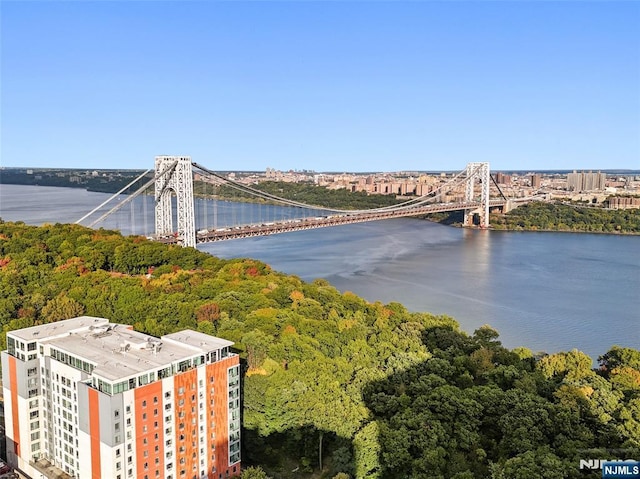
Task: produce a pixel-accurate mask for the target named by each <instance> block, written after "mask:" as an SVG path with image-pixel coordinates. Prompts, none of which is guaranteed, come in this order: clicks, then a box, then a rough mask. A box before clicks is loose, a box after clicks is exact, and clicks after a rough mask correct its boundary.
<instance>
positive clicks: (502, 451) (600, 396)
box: [0, 223, 640, 479]
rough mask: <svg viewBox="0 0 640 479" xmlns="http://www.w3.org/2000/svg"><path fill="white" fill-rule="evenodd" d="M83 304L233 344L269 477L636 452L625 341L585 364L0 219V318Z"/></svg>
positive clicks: (187, 254)
mask: <svg viewBox="0 0 640 479" xmlns="http://www.w3.org/2000/svg"><path fill="white" fill-rule="evenodd" d="M82 314H87V315H92V316H100V317H105V318H109V319H110V320H112V321H115V322H122V323H128V324H132V325H134V327H135V328H136V329H138V330H140V331H144V332H146V333H149V334H153V335H158V336H159V335H162V334H166V333H170V332H173V331H176V330H179V329H183V328H192V329H196V330H199V331H202V332H205V333H209V334H213V335H217V336H220V337H223V338H227V339H229V340H231V341H235V342H236V346H237V348H238V350H239V352H240V354H241V355H242V358H243V359H244V373H245V374H244V377H243V383H242V386H243V436H242V440H243V464H244V465H246V466H248V465H256V466H261V467H262V468H264V470H265V471H267V473H268V474H269V475H270V476H272V477H274V478H311V477H315V478H319V477H326V478H332V477H342V478H346V477H351V478H362V479H364V478H389V479H401V478H442V479H445V478H446V479H451V478H456V479H466V478H469V479H470V478H493V479H500V478H504V479H506V478H509V479H518V478H523V479H524V478H526V479H530V478H554V479H558V478H578V477H594V478H595V477H600V474H599V472H598V473H593V474H592V475H585V474H583V473H581V471H580V470H579V466H578V465H579V460H580V459H588V458H593V459H599V458H609V457H610V454H609V452H608V451H610V450H611V449H618V450H622V451H625V454H626V453H628V456H629V457H628V458H638V457H640V456H639V454H638V451H639V450H640V352H639V351H637V350H632V349H628V348H618V347H613V348H611V350H610V351H609V352H606V353H605V352H604V351H603V353H604V354H603V356H602V358H601V360H600V363H601V365H602V366H601V368H600V369H598V370H592V368H591V366H592V360H591V358H589V357H588V356H586V355H585V354H583V353H581V352H580V351H578V350H573V351H569V352H566V353H558V354H553V355H547V356H544V357H541V358H535V357H534V355H533V354H532V353H531V351H529V350H527V349H526V348H518V349H516V350H508V349H506V348H504V347H503V346H502V345H501V344H500V341H499V339H498V333H497V332H496V331H494V330H493V329H491V328H490V327H488V326H487V327H483V328H480V329H479V330H477V331H475V332H474V334H473V335H469V334H466V333H464V332H462V331H460V329H459V327H458V325H457V323H456V322H455V321H454V320H453V319H452V318H450V317H447V316H434V315H431V314H428V313H411V312H409V311H407V310H406V309H405V308H404V307H403V306H402V305H400V304H398V303H391V304H381V303H368V302H366V301H365V300H363V299H362V298H359V297H358V296H356V295H354V294H352V293H349V292H346V293H341V292H339V291H337V290H336V289H335V288H334V287H332V286H331V285H330V284H329V283H327V282H326V281H324V280H316V281H314V282H311V283H307V282H303V281H301V280H300V279H299V278H297V277H295V276H287V275H284V274H281V273H278V272H275V271H273V270H271V268H270V267H269V266H268V265H266V264H264V263H261V262H259V261H256V260H253V259H240V260H221V259H218V258H215V257H212V256H210V255H208V254H205V253H201V252H198V251H196V250H194V249H190V248H180V247H176V246H166V245H162V244H159V243H153V242H150V241H147V240H146V239H144V238H140V237H130V238H123V237H122V236H121V235H120V234H118V233H117V232H113V231H106V230H99V231H93V230H89V229H86V228H84V227H80V226H77V225H49V226H43V227H32V226H27V225H24V224H21V223H0V325H2V328H3V330H4V331H5V332H6V331H8V330H11V329H17V328H23V327H28V326H32V325H34V324H40V323H44V322H52V321H58V320H61V319H65V318H69V317H74V316H78V315H82ZM517 320H518V318H514V321H517ZM4 340H5V334H3V335H2V342H3V343H2V347H3V348H4ZM579 346H580V345H579V344H576V347H579ZM625 458H626V457H625ZM625 458H623V459H625ZM257 471H258V470H257V469H251V470H250V471H249V473H247V477H260V474H258V472H257ZM339 473H343V474H342V475H339ZM254 474H255V475H254Z"/></svg>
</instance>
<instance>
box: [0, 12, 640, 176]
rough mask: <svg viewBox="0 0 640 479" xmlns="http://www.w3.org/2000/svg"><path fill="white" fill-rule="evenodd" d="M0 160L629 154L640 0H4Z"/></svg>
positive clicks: (449, 162) (342, 166) (556, 162)
mask: <svg viewBox="0 0 640 479" xmlns="http://www.w3.org/2000/svg"><path fill="white" fill-rule="evenodd" d="M0 8H2V15H1V17H0V18H1V20H0V21H1V26H2V29H1V30H2V90H1V107H2V112H3V115H2V166H7V167H27V166H28V167H35V168H38V167H61V168H129V169H130V168H142V169H146V168H149V167H150V166H151V165H152V161H153V158H154V157H155V156H157V155H160V154H165V153H166V154H179V155H182V154H185V155H190V156H192V157H193V158H194V159H195V160H196V161H198V162H200V163H202V164H206V165H207V166H208V167H210V168H214V169H216V170H234V169H236V170H247V171H250V170H264V169H265V168H266V167H272V168H276V169H280V170H290V169H308V170H315V171H353V172H361V171H390V170H393V171H401V170H405V171H407V170H410V171H411V170H416V171H429V170H456V169H459V168H461V167H463V165H464V164H465V163H467V162H468V161H489V162H491V165H492V169H493V170H531V171H536V170H574V169H576V170H594V171H597V170H606V169H638V168H639V167H640V90H639V87H638V85H639V84H640V33H638V31H637V28H636V27H637V23H638V19H639V18H640V4H637V3H632V2H603V3H599V2H598V3H586V2H582V3H574V2H560V3H548V2H537V3H536V2H528V3H520V2H513V3H505V2H496V3H494V2H469V3H467V2H460V3H458V2H455V3H444V2H424V3H419V2H407V3H396V2H381V3H378V2H376V3H369V2H345V3H337V2H336V3H334V2H331V3H324V2H318V3H315V2H300V3H296V2H288V3H287V2H284V3H279V2H270V3H261V2H193V3H191V2H189V3H187V4H185V3H178V2H135V3H132V2H82V3H81V2H3V3H2V6H1V7H0Z"/></svg>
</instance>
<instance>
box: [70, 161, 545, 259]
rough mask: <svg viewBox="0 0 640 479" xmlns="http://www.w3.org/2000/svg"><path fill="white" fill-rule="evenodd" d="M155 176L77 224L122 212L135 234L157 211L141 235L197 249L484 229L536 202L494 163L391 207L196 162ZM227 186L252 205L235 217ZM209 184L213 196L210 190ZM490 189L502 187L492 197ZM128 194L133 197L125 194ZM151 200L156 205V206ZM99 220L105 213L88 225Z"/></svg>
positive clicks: (173, 165)
mask: <svg viewBox="0 0 640 479" xmlns="http://www.w3.org/2000/svg"><path fill="white" fill-rule="evenodd" d="M150 171H151V170H147V171H145V172H144V173H142V174H141V175H140V176H138V177H137V178H136V179H134V180H133V181H132V182H130V183H129V184H128V185H126V186H125V187H124V188H122V189H121V190H120V191H118V192H117V193H115V194H114V195H113V196H111V197H110V198H109V199H107V200H106V201H104V202H103V203H102V204H100V205H98V206H97V207H96V208H94V209H93V210H92V211H90V212H89V213H87V214H86V215H85V216H83V217H82V218H80V219H79V220H78V221H76V223H80V224H86V225H87V226H89V227H96V226H102V225H103V224H105V222H106V220H107V219H108V218H110V217H112V215H115V214H116V213H118V212H123V211H124V212H126V213H127V214H128V215H129V222H130V223H131V225H132V228H131V230H132V231H131V233H134V231H133V230H134V224H135V223H136V222H137V221H143V222H144V221H145V219H146V218H148V216H149V214H148V213H149V210H150V209H152V210H153V216H154V227H153V231H152V232H148V231H145V232H143V233H142V234H145V235H146V236H147V237H148V238H149V239H153V240H156V241H160V242H164V243H173V244H180V245H182V246H191V247H195V246H196V245H197V244H200V243H207V242H214V241H225V240H231V239H237V238H247V237H252V236H266V235H271V234H276V233H287V232H293V231H299V230H306V229H313V228H323V227H331V226H340V225H346V224H351V223H361V222H366V221H376V220H384V219H389V218H399V217H406V216H419V215H425V214H429V213H438V212H448V211H457V210H462V211H464V223H465V225H471V224H472V223H473V221H474V218H476V222H477V224H478V226H479V227H481V228H488V227H489V210H490V208H500V209H501V210H502V211H504V212H506V211H508V210H510V209H512V208H514V207H516V206H518V205H519V204H522V203H525V202H529V201H533V200H534V199H539V198H533V197H531V198H518V199H508V198H506V197H505V196H504V195H503V194H502V191H501V190H500V188H499V187H498V185H497V183H495V181H493V177H492V176H491V173H490V170H489V163H469V164H467V166H466V167H465V168H464V170H462V171H460V172H459V173H456V174H452V175H451V177H449V178H447V180H446V181H445V182H443V183H441V184H440V186H438V187H437V188H436V189H434V190H433V191H431V192H430V193H429V194H426V195H423V196H414V197H410V198H408V199H407V200H406V201H401V202H400V203H398V204H395V205H392V206H385V207H379V208H371V209H360V210H346V209H337V208H326V207H322V206H319V205H309V204H305V203H302V202H298V201H295V200H291V199H287V198H282V197H279V196H276V195H274V194H270V193H266V192H264V191H261V190H260V189H258V188H254V187H253V186H251V185H247V184H244V183H241V182H238V181H235V180H233V179H231V178H229V177H226V176H224V175H222V174H219V173H216V172H214V171H211V170H209V169H207V168H206V167H204V166H202V165H200V164H198V163H195V162H192V161H191V158H190V157H188V156H158V157H156V159H155V169H154V172H153V176H152V177H151V178H149V176H148V175H149V173H150ZM195 178H197V180H196V179H195ZM492 181H493V185H492ZM194 183H197V184H198V185H199V190H200V191H199V193H198V195H195V194H194ZM222 185H225V186H228V187H231V188H233V189H235V190H238V191H239V192H241V193H242V194H243V195H245V197H247V196H248V197H250V198H251V199H252V202H251V203H246V204H245V203H243V204H242V208H240V210H241V211H240V213H239V214H238V212H237V208H231V209H230V208H229V203H228V202H226V201H221V200H219V199H218V195H217V194H216V191H217V188H218V187H220V186H222ZM209 187H210V188H211V189H212V190H213V191H210V192H209V191H207V188H209ZM492 190H497V193H495V194H494V195H493V196H491V192H492ZM125 191H129V192H130V193H128V194H126V195H123V193H124V192H125ZM131 191H132V192H131ZM150 201H153V205H152V207H150V205H149V203H150ZM136 202H137V204H138V206H135V205H136ZM114 203H115V205H113V204H114ZM111 205H113V206H111ZM140 205H142V211H140ZM244 210H248V211H247V212H246V213H245V212H244ZM229 211H232V213H231V214H229ZM96 215H100V216H99V217H98V218H97V219H93V220H91V218H92V217H95V216H96ZM174 225H175V227H174Z"/></svg>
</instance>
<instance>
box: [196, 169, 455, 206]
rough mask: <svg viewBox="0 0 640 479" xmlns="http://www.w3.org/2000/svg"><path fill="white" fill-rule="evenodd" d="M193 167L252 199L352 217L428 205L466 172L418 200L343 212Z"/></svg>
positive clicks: (453, 185)
mask: <svg viewBox="0 0 640 479" xmlns="http://www.w3.org/2000/svg"><path fill="white" fill-rule="evenodd" d="M192 164H193V166H194V167H196V168H198V169H199V170H201V171H204V172H205V173H207V174H209V175H211V176H212V177H214V178H216V179H217V180H218V181H219V182H220V183H221V184H226V185H229V186H230V187H232V188H234V189H237V190H240V191H243V192H245V193H248V194H249V195H251V196H254V197H259V198H262V199H265V200H270V201H275V202H277V203H281V204H284V205H288V206H294V207H298V208H305V209H313V210H321V211H326V212H330V213H341V214H347V215H354V214H362V213H378V212H385V211H386V212H389V211H400V210H403V209H410V208H414V207H417V206H422V205H424V204H426V203H428V202H429V201H430V200H432V199H434V198H436V197H437V196H438V194H440V193H441V191H442V190H443V189H448V188H453V187H455V186H457V185H459V184H460V183H462V182H463V181H464V180H465V178H464V177H463V175H465V173H466V170H463V171H461V172H459V173H458V174H457V175H456V176H454V177H453V178H452V179H451V180H450V181H449V182H447V183H446V184H445V185H441V186H440V187H438V188H437V189H436V190H435V191H432V192H430V193H428V194H426V195H422V196H420V197H418V198H412V199H409V200H407V201H404V202H402V203H398V204H396V205H390V206H382V207H379V208H370V209H364V210H345V209H340V208H329V207H325V206H318V205H309V204H306V203H301V202H298V201H294V200H290V199H287V198H282V197H280V196H277V195H274V194H271V193H268V192H265V191H262V190H259V189H257V188H252V187H250V186H248V185H244V184H242V183H239V182H236V181H233V180H230V179H228V178H225V177H224V176H222V175H220V174H219V173H216V172H214V171H211V170H209V169H208V168H206V167H204V166H202V165H200V164H198V163H196V162H193V163H192Z"/></svg>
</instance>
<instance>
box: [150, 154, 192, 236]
mask: <svg viewBox="0 0 640 479" xmlns="http://www.w3.org/2000/svg"><path fill="white" fill-rule="evenodd" d="M173 194H175V195H176V210H177V212H176V216H177V219H178V230H177V234H178V238H180V239H181V240H180V243H181V244H182V246H192V247H194V248H195V246H196V221H195V213H194V207H193V173H192V172H191V157H189V156H156V169H155V199H156V208H155V219H156V235H159V236H160V235H168V234H174V233H175V230H174V229H173V209H172V195H173Z"/></svg>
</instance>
